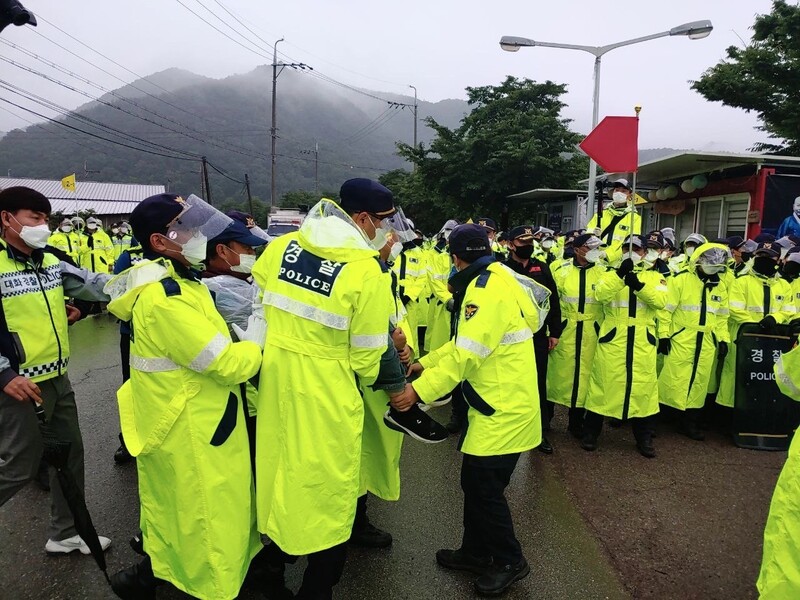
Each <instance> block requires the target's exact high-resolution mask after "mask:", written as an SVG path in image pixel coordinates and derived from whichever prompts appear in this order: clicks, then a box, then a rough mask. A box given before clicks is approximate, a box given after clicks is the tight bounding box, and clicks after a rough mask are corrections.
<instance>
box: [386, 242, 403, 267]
mask: <svg viewBox="0 0 800 600" xmlns="http://www.w3.org/2000/svg"><path fill="white" fill-rule="evenodd" d="M402 251H403V244H401V243H400V242H395V243H394V244H392V248H391V250H389V262H394V259H395V258H397V257H398V256H400V253H401V252H402Z"/></svg>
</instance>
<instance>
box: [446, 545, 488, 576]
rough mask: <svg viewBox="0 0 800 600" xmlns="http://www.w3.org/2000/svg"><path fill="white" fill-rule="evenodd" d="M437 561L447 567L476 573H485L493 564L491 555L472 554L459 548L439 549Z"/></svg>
mask: <svg viewBox="0 0 800 600" xmlns="http://www.w3.org/2000/svg"><path fill="white" fill-rule="evenodd" d="M436 562H437V563H439V565H441V566H442V567H444V568H445V569H453V570H454V571H469V572H470V573H475V574H476V575H483V574H484V573H485V572H486V570H487V569H488V568H489V567H490V566H491V565H492V558H491V557H490V556H485V557H481V556H472V555H471V554H467V553H466V552H464V551H463V550H462V549H461V548H459V549H458V550H446V549H445V550H437V551H436Z"/></svg>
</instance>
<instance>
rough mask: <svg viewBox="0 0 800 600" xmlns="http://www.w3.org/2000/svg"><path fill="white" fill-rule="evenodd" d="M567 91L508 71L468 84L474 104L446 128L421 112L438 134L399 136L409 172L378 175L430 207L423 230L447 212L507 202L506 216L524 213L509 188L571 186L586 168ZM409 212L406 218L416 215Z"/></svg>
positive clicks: (475, 212) (472, 211) (484, 211)
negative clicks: (567, 112) (425, 140)
mask: <svg viewBox="0 0 800 600" xmlns="http://www.w3.org/2000/svg"><path fill="white" fill-rule="evenodd" d="M565 91H566V86H564V85H562V84H557V83H553V82H552V81H546V82H544V83H537V82H535V81H531V80H530V79H517V78H514V77H508V78H506V80H505V81H504V82H503V83H502V84H500V85H497V86H482V87H469V88H467V97H468V103H469V105H470V107H472V110H471V112H470V113H469V114H467V115H466V116H465V117H464V118H463V119H462V121H461V125H460V126H459V127H458V128H456V129H449V128H448V127H445V126H443V125H440V124H439V123H437V122H436V121H435V120H434V119H430V118H429V119H426V124H427V125H428V126H429V127H430V128H431V129H433V130H434V132H435V134H436V137H435V138H434V140H433V141H432V142H431V144H430V146H429V147H426V146H425V145H424V144H420V145H419V146H418V147H416V148H415V147H413V146H409V145H407V144H398V153H399V154H400V156H402V157H404V158H406V159H407V160H409V161H411V162H412V163H413V164H414V165H416V170H415V172H414V173H412V174H407V175H405V176H401V175H399V174H398V173H397V172H396V171H395V172H392V173H389V174H387V175H385V176H384V179H383V180H385V181H389V182H391V183H395V184H397V185H398V186H399V189H398V190H397V193H399V194H400V196H401V198H402V199H403V200H407V203H408V205H409V207H413V208H414V209H416V208H417V207H420V208H423V207H424V208H425V209H426V210H427V211H428V212H430V213H432V214H433V215H435V219H436V225H435V226H434V227H426V229H427V230H428V231H434V230H438V228H439V227H440V226H441V224H442V223H443V222H444V221H445V220H446V219H447V218H452V217H455V218H459V219H462V220H465V219H467V218H470V217H472V218H475V217H477V216H479V215H485V216H490V217H493V218H495V219H500V218H501V213H502V212H503V210H504V207H505V206H506V205H508V207H509V212H510V216H511V221H512V222H513V221H515V219H516V220H519V219H523V218H524V217H525V216H526V210H525V209H524V207H521V206H519V205H515V204H514V202H513V200H512V201H508V200H507V197H508V196H509V195H511V194H514V193H517V192H521V191H524V190H529V189H533V188H538V187H544V188H565V187H573V186H574V185H575V184H576V182H577V181H578V180H579V179H580V178H581V177H584V176H585V173H586V170H587V166H588V162H587V161H588V159H586V158H585V157H584V156H583V155H581V154H580V153H579V152H578V151H577V150H576V149H575V145H576V144H577V143H578V142H579V141H580V140H581V137H582V136H580V135H578V134H576V133H574V132H572V131H570V129H569V123H570V120H569V119H565V118H563V117H561V109H562V108H564V106H565V105H564V103H563V102H562V101H561V97H562V96H563V94H564V93H565ZM387 187H390V189H393V188H392V187H391V185H387ZM393 191H395V190H394V189H393ZM409 212H410V213H411V215H412V218H413V217H414V216H416V217H417V218H420V217H421V216H422V215H421V214H419V212H418V211H416V210H409ZM424 218H426V219H427V218H428V217H424Z"/></svg>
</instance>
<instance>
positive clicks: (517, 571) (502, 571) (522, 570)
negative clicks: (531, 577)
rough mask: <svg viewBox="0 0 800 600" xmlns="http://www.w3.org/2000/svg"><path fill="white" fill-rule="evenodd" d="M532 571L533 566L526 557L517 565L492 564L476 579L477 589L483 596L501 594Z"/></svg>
mask: <svg viewBox="0 0 800 600" xmlns="http://www.w3.org/2000/svg"><path fill="white" fill-rule="evenodd" d="M530 572H531V568H530V566H529V565H528V561H527V560H525V559H524V558H523V559H522V560H521V561H519V562H518V563H517V564H516V565H492V567H491V568H490V569H489V570H488V571H487V572H486V573H484V574H483V575H481V576H480V577H478V579H476V580H475V590H476V591H477V592H478V593H479V594H480V595H482V596H499V595H501V594H503V593H504V592H505V591H506V590H507V589H508V588H510V587H511V585H512V584H513V583H514V582H515V581H519V580H520V579H523V578H525V577H527V576H528V573H530Z"/></svg>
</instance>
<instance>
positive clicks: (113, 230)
mask: <svg viewBox="0 0 800 600" xmlns="http://www.w3.org/2000/svg"><path fill="white" fill-rule="evenodd" d="M111 233H113V234H114V235H117V234H118V233H119V228H118V227H114V228H113V229H112V230H111Z"/></svg>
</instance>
